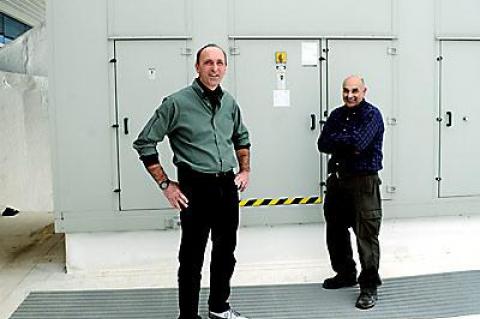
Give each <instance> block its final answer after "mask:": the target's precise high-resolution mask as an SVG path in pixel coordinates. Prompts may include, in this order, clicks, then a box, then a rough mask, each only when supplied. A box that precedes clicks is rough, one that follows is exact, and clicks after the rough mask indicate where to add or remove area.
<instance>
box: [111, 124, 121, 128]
mask: <svg viewBox="0 0 480 319" xmlns="http://www.w3.org/2000/svg"><path fill="white" fill-rule="evenodd" d="M111 127H113V128H119V127H120V125H118V124H112V126H111Z"/></svg>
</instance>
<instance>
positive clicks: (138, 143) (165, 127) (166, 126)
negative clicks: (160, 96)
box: [133, 98, 175, 158]
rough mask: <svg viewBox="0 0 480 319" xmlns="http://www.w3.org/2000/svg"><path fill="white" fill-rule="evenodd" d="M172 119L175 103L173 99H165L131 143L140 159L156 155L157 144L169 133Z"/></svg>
mask: <svg viewBox="0 0 480 319" xmlns="http://www.w3.org/2000/svg"><path fill="white" fill-rule="evenodd" d="M174 119H175V103H174V101H173V99H168V98H166V99H164V100H163V102H162V104H161V105H160V106H159V107H158V109H157V110H156V111H155V113H154V114H153V116H152V117H151V118H150V120H149V121H148V122H147V124H146V125H145V127H144V128H143V129H142V131H141V132H140V134H139V135H138V137H137V139H136V140H135V141H134V142H133V148H134V149H135V150H136V151H137V152H138V155H139V156H140V158H144V157H151V156H152V155H158V152H157V144H158V143H159V142H161V141H163V139H164V138H165V135H167V134H168V133H169V132H170V131H171V129H172V127H173V122H174Z"/></svg>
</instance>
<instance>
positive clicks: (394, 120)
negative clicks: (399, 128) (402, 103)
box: [387, 117, 397, 126]
mask: <svg viewBox="0 0 480 319" xmlns="http://www.w3.org/2000/svg"><path fill="white" fill-rule="evenodd" d="M387 125H392V126H393V125H397V118H395V117H387Z"/></svg>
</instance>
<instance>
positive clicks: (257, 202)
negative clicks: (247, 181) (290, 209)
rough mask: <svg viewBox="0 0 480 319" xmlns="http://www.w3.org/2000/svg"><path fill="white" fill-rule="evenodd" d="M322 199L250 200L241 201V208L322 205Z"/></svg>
mask: <svg viewBox="0 0 480 319" xmlns="http://www.w3.org/2000/svg"><path fill="white" fill-rule="evenodd" d="M321 203H322V198H321V197H318V196H311V197H283V198H250V199H243V200H241V201H240V207H257V206H279V205H313V204H321Z"/></svg>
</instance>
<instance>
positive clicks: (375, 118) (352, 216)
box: [318, 75, 384, 309]
mask: <svg viewBox="0 0 480 319" xmlns="http://www.w3.org/2000/svg"><path fill="white" fill-rule="evenodd" d="M342 87H343V88H342V89H343V91H342V96H343V102H344V105H343V106H340V107H338V108H336V109H334V110H333V111H332V112H331V114H330V115H329V117H328V119H327V121H326V123H325V125H324V126H323V129H322V132H321V134H320V138H319V139H318V150H319V151H320V152H322V153H326V154H330V155H331V157H330V160H329V162H328V173H329V176H328V178H327V192H326V195H325V202H324V207H323V208H324V215H325V222H326V233H327V236H326V237H327V247H328V252H329V254H330V262H331V265H332V268H333V270H334V271H335V272H336V275H335V276H334V277H332V278H328V279H325V281H324V282H323V288H325V289H338V288H343V287H352V286H355V285H356V284H357V270H356V265H355V261H354V260H353V251H352V245H351V242H350V233H349V231H348V229H349V228H350V227H351V228H352V229H353V232H354V233H355V235H356V240H357V247H358V254H359V257H360V264H361V272H360V276H359V277H358V283H359V284H360V295H359V297H358V299H357V302H356V304H355V306H356V307H357V308H360V309H369V308H371V307H373V306H375V304H376V302H377V298H378V297H377V286H379V285H381V283H382V282H381V280H380V276H379V273H378V268H379V260H380V248H379V241H378V234H379V231H380V224H381V218H382V203H381V198H380V184H381V181H380V178H379V177H378V171H379V170H381V169H382V158H383V155H382V143H383V133H384V125H383V120H382V115H381V113H380V111H379V110H378V108H376V107H375V106H373V105H372V104H370V103H368V102H367V101H365V94H366V92H367V87H366V86H365V81H364V80H363V78H361V77H360V76H356V75H351V76H349V77H347V78H346V79H345V80H344V81H343V86H342Z"/></svg>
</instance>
